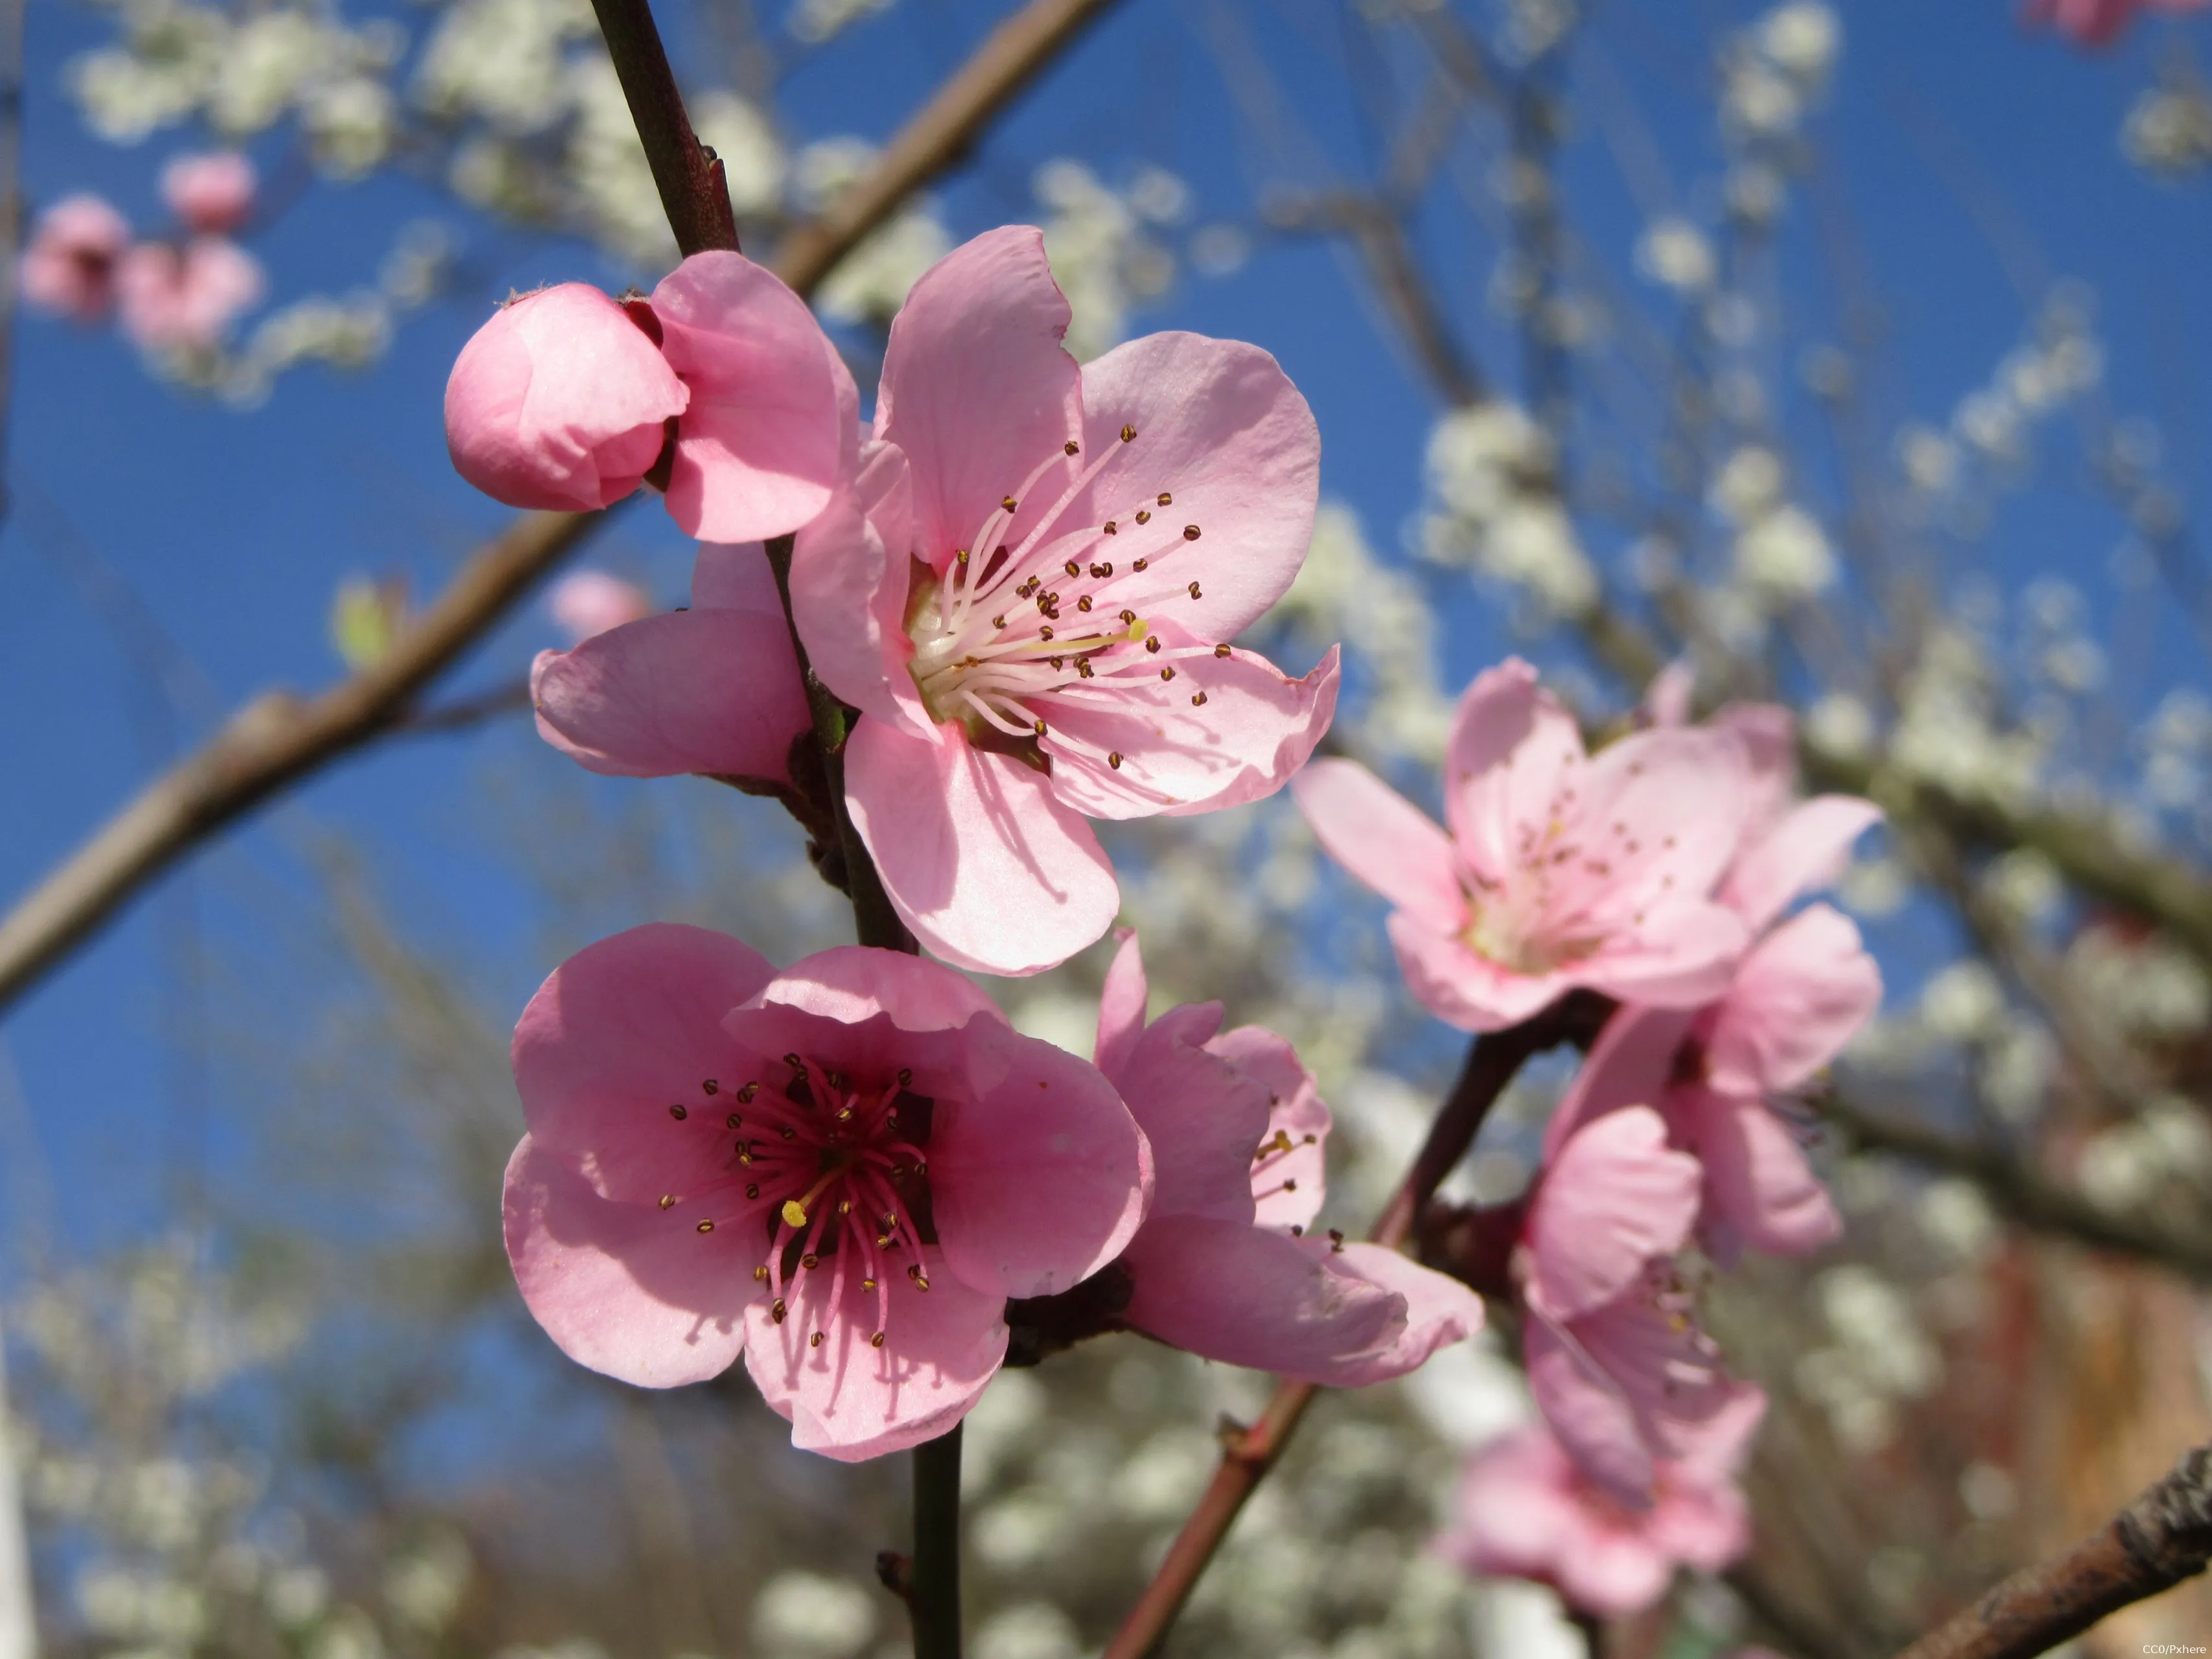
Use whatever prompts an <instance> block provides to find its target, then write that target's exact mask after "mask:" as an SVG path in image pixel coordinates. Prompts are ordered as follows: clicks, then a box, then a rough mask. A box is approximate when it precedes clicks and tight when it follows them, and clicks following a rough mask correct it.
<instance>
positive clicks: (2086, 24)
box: [2022, 0, 2212, 46]
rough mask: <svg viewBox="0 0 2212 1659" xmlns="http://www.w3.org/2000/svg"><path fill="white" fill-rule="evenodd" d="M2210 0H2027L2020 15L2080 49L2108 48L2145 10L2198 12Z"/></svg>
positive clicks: (2211, 1)
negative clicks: (2058, 34) (2091, 47)
mask: <svg viewBox="0 0 2212 1659" xmlns="http://www.w3.org/2000/svg"><path fill="white" fill-rule="evenodd" d="M2207 3H2212V0H2027V6H2026V7H2025V8H2024V9H2023V13H2022V15H2024V16H2025V17H2026V18H2027V21H2029V22H2030V23H2035V24H2048V25H2050V26H2051V27H2053V28H2055V29H2057V30H2058V31H2059V33H2062V34H2066V35H2070V36H2071V37H2072V38H2073V40H2074V43H2075V45H2076V46H2110V45H2112V42H2113V41H2114V40H2118V38H2119V36H2120V32H2121V31H2122V30H2123V29H2124V28H2126V27H2127V26H2128V25H2129V24H2130V22H2132V21H2134V20H2135V16H2136V13H2138V12H2146V11H2166V12H2189V11H2202V10H2203V9H2204V8H2205V6H2206V4H2207Z"/></svg>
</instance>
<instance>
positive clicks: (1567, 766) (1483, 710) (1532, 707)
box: [1444, 657, 1583, 882]
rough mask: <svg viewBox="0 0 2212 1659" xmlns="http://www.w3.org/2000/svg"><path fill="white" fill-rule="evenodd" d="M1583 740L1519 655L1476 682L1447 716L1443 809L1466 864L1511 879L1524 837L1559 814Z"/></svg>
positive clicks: (1540, 829)
mask: <svg viewBox="0 0 2212 1659" xmlns="http://www.w3.org/2000/svg"><path fill="white" fill-rule="evenodd" d="M1582 766H1583V734H1582V731H1581V728H1580V727H1578V726H1576V724H1575V720H1574V716H1573V715H1571V714H1569V713H1567V711H1566V709H1565V707H1564V706H1563V705H1562V704H1561V703H1560V702H1559V699H1558V698H1557V697H1555V696H1553V695H1552V694H1551V693H1550V692H1549V691H1547V690H1544V689H1543V687H1541V686H1540V685H1538V684H1536V671H1535V670H1534V669H1533V668H1531V667H1530V666H1529V665H1528V664H1527V663H1525V662H1523V661H1522V660H1521V659H1519V658H1518V657H1510V658H1508V659H1506V660H1505V661H1504V662H1502V663H1500V664H1498V666H1497V667H1495V668H1492V669H1488V670H1486V671H1484V672H1482V673H1480V674H1478V675H1476V676H1475V678H1474V684H1472V685H1470V686H1468V689H1467V690H1466V692H1465V693H1464V694H1463V695H1462V696H1461V698H1460V700H1459V708H1458V711H1457V713H1455V714H1454V715H1453V717H1452V729H1451V739H1450V743H1449V747H1448V748H1447V749H1446V750H1445V752H1444V811H1445V817H1446V819H1447V821H1448V822H1449V823H1450V825H1451V832H1452V839H1453V840H1454V841H1455V842H1457V843H1458V845H1459V853H1460V856H1461V857H1462V858H1463V859H1464V860H1467V863H1468V868H1469V869H1471V870H1472V871H1473V872H1474V873H1475V874H1476V875H1478V876H1480V877H1481V878H1484V879H1485V880H1486V881H1492V882H1504V881H1507V880H1510V879H1511V878H1512V874H1513V872H1514V871H1515V869H1516V866H1518V865H1519V863H1520V861H1521V846H1522V839H1523V836H1524V835H1526V834H1530V833H1533V834H1535V835H1537V836H1540V837H1541V835H1542V833H1543V831H1544V829H1545V828H1546V826H1547V824H1549V823H1551V822H1552V820H1553V818H1555V817H1558V816H1559V812H1560V811H1561V808H1562V805H1563V803H1562V801H1561V796H1560V792H1561V790H1562V789H1563V788H1564V787H1566V786H1567V784H1568V783H1569V781H1571V779H1573V778H1574V777H1575V775H1577V773H1579V772H1580V770H1581V769H1582Z"/></svg>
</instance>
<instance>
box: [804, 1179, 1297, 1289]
mask: <svg viewBox="0 0 2212 1659" xmlns="http://www.w3.org/2000/svg"><path fill="white" fill-rule="evenodd" d="M1283 1190H1284V1191H1285V1192H1286V1193H1287V1192H1289V1191H1290V1190H1291V1185H1290V1183H1289V1182H1284V1183H1283ZM821 1265H822V1258H821V1257H820V1256H818V1255H815V1254H814V1252H813V1251H811V1250H809V1251H808V1252H807V1253H806V1254H805V1255H802V1256H801V1257H799V1266H800V1267H805V1268H808V1269H810V1270H811V1269H812V1268H815V1267H820V1266H821Z"/></svg>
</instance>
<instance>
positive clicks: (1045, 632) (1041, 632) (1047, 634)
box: [1037, 613, 1057, 640]
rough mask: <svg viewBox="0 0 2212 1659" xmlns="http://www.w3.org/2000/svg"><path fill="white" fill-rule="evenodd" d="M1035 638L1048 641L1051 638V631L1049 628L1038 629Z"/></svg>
mask: <svg viewBox="0 0 2212 1659" xmlns="http://www.w3.org/2000/svg"><path fill="white" fill-rule="evenodd" d="M1055 614H1057V613H1055ZM1037 637H1038V638H1039V639H1041V640H1048V639H1050V638H1051V637H1052V629H1049V628H1040V629H1037Z"/></svg>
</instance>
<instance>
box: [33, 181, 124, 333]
mask: <svg viewBox="0 0 2212 1659" xmlns="http://www.w3.org/2000/svg"><path fill="white" fill-rule="evenodd" d="M129 246H131V227H130V226H129V225H128V224H126V223H125V222H124V219H123V216H122V215H121V214H119V213H118V212H117V211H116V210H114V209H113V208H112V207H110V206H108V204H106V202H103V201H102V200H100V197H97V196H83V195H79V196H68V197H63V198H62V200H60V201H58V202H57V203H55V204H53V205H52V207H50V208H48V209H47V210H46V211H45V212H44V213H42V214H40V216H39V223H38V228H37V229H36V230H34V231H33V233H32V234H31V245H30V246H28V247H27V248H26V249H25V250H24V251H23V263H22V267H21V280H22V284H23V297H24V298H25V299H26V300H27V301H30V303H31V304H33V305H34V306H36V307H39V309H40V310H41V311H52V312H56V313H59V314H61V315H62V316H64V317H74V318H76V320H77V321H79V322H81V323H94V322H98V321H99V320H100V319H101V318H102V317H105V316H106V314H107V310H108V307H110V306H112V305H113V304H114V303H115V266H116V262H117V261H118V259H120V258H122V257H123V251H124V249H125V248H127V247H129Z"/></svg>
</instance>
